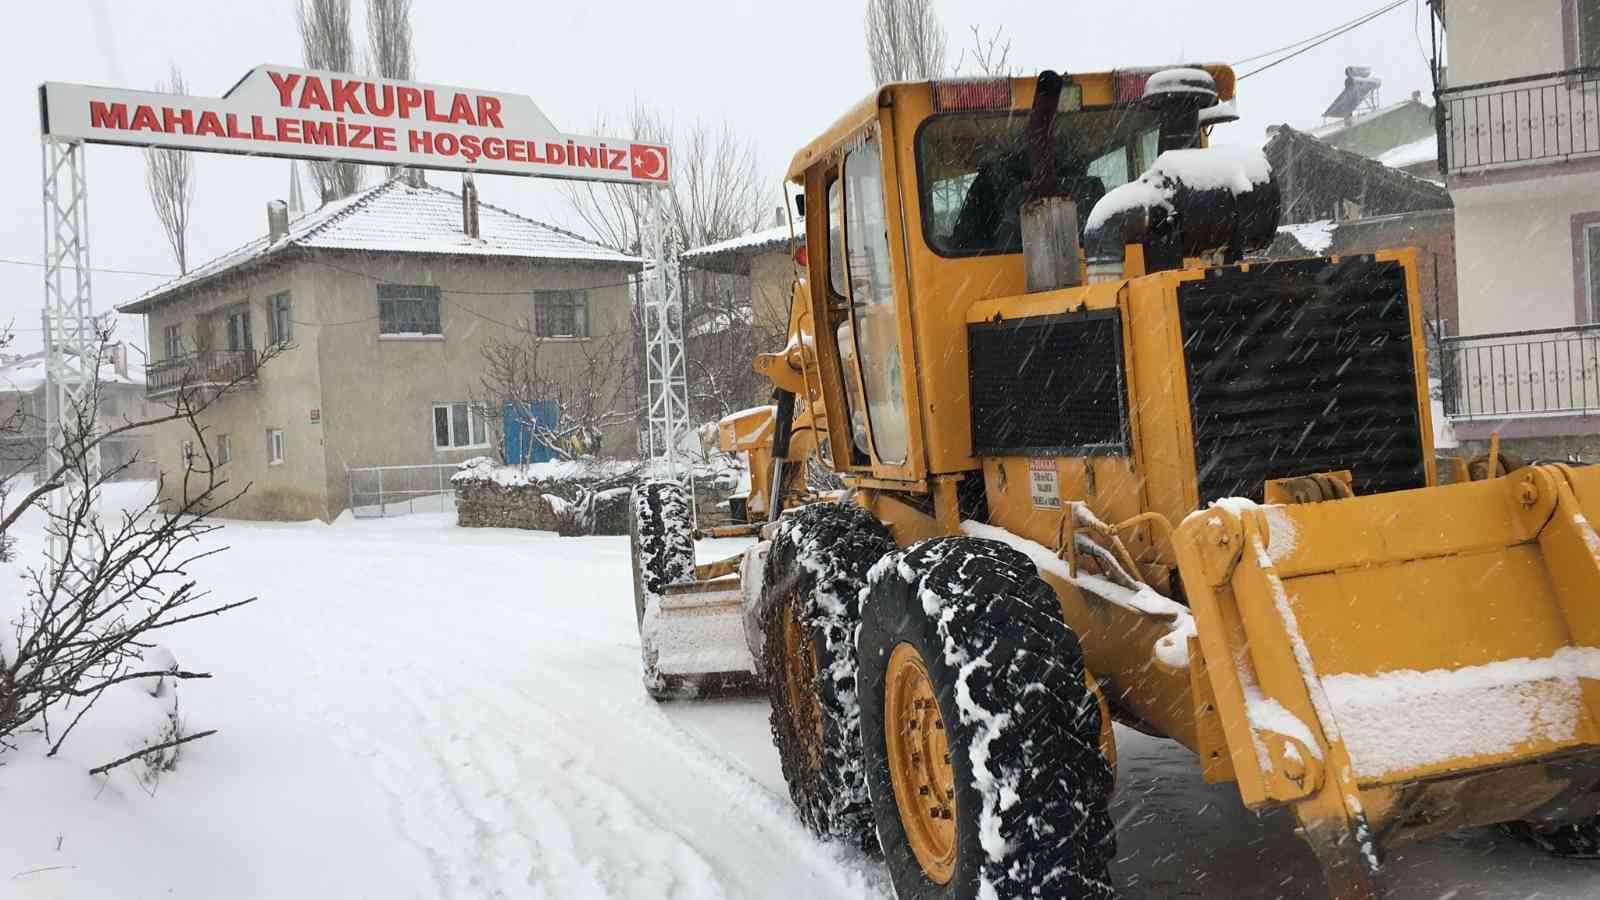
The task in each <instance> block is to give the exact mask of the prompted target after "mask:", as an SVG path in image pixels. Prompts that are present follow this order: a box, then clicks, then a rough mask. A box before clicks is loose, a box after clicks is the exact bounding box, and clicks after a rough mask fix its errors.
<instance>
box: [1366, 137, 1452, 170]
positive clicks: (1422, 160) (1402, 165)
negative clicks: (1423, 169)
mask: <svg viewBox="0 0 1600 900" xmlns="http://www.w3.org/2000/svg"><path fill="white" fill-rule="evenodd" d="M1378 162H1381V163H1383V164H1384V165H1386V166H1389V167H1390V168H1394V169H1406V170H1408V171H1409V170H1410V169H1412V168H1413V167H1415V166H1426V165H1428V164H1432V165H1433V166H1434V167H1435V168H1437V167H1438V165H1439V138H1438V137H1437V136H1435V135H1431V134H1430V135H1428V136H1427V137H1424V138H1418V139H1416V140H1414V141H1412V142H1411V143H1409V144H1401V145H1400V146H1398V147H1396V148H1394V149H1393V150H1390V151H1388V152H1386V153H1383V154H1380V155H1379V156H1378Z"/></svg>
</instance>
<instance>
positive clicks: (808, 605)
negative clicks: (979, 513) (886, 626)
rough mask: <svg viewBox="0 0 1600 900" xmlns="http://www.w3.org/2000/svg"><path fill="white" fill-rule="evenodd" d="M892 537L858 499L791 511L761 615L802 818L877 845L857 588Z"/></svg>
mask: <svg viewBox="0 0 1600 900" xmlns="http://www.w3.org/2000/svg"><path fill="white" fill-rule="evenodd" d="M893 549H894V541H893V539H891V538H890V536H889V530H888V529H887V528H885V527H884V526H883V523H881V522H879V521H878V520H877V519H875V518H873V517H872V515H871V514H870V513H868V512H867V511H866V510H864V509H862V508H861V507H859V506H855V505H853V504H839V503H817V504H813V505H811V506H807V507H803V508H802V509H800V510H799V511H798V512H796V513H795V514H794V515H793V516H791V517H789V518H786V519H784V520H783V522H782V524H780V525H779V526H778V531H777V534H775V535H774V536H773V539H772V546H771V548H770V549H769V550H768V551H767V565H766V571H765V573H764V577H763V581H762V588H761V595H760V600H759V608H758V609H757V611H756V613H757V617H758V621H759V622H760V626H761V631H762V635H763V650H762V664H761V666H760V668H761V669H762V670H763V672H764V673H765V675H766V679H767V695H768V697H769V698H770V699H771V701H772V742H773V744H774V745H776V747H777V748H778V756H779V758H780V759H781V761H782V763H783V778H784V781H786V782H788V785H789V796H790V798H792V799H793V800H794V805H795V807H796V808H797V809H798V810H799V813H800V819H801V821H803V822H805V824H806V826H807V827H808V828H810V829H811V830H812V831H813V832H814V833H816V834H817V835H818V836H820V837H824V838H829V839H834V840H840V841H846V842H848V843H850V844H853V845H855V846H858V847H861V848H862V849H864V850H869V851H870V850H871V849H872V848H873V847H874V846H876V843H877V838H876V836H875V835H874V834H873V830H872V809H871V807H870V805H869V802H868V800H867V790H866V783H865V781H864V780H863V776H862V771H861V740H860V709H859V706H858V705H857V702H856V660H855V632H856V625H857V623H858V622H859V621H860V614H859V613H860V605H859V599H858V595H859V593H860V591H861V589H862V588H863V587H864V586H865V585H866V582H867V572H868V570H869V569H871V568H872V565H873V564H874V563H876V562H877V561H878V560H879V559H880V558H882V557H883V556H884V555H885V554H887V553H889V552H890V551H892V550H893Z"/></svg>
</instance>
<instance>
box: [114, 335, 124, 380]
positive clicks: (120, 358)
mask: <svg viewBox="0 0 1600 900" xmlns="http://www.w3.org/2000/svg"><path fill="white" fill-rule="evenodd" d="M110 350H111V368H112V370H113V371H115V372H116V373H117V377H119V378H122V379H124V380H126V379H127V377H128V345H127V344H124V343H122V342H121V341H118V342H116V343H115V344H112V345H111V347H110Z"/></svg>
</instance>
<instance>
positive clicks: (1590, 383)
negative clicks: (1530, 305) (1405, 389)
mask: <svg viewBox="0 0 1600 900" xmlns="http://www.w3.org/2000/svg"><path fill="white" fill-rule="evenodd" d="M1439 362H1440V376H1441V377H1440V381H1441V385H1440V386H1441V388H1442V389H1443V394H1444V409H1445V413H1446V414H1447V415H1449V416H1450V417H1452V418H1456V419H1481V418H1504V417H1509V416H1542V415H1558V414H1568V415H1570V414H1581V413H1589V412H1596V411H1600V325H1578V326H1574V327H1570V328H1542V329H1538V330H1535V331H1507V332H1502V333H1499V334H1477V335H1468V336H1464V337H1447V338H1444V339H1443V340H1441V341H1440V342H1439Z"/></svg>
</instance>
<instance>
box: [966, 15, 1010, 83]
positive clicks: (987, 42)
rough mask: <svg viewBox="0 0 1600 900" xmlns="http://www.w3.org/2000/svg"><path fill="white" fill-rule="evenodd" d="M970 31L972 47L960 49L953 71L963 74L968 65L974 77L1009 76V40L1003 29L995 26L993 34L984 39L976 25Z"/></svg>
mask: <svg viewBox="0 0 1600 900" xmlns="http://www.w3.org/2000/svg"><path fill="white" fill-rule="evenodd" d="M971 31H972V46H971V47H970V48H967V47H963V48H962V49H961V56H960V58H959V59H957V60H956V66H955V71H956V72H957V73H964V72H966V71H967V70H968V67H969V65H970V69H971V72H972V74H974V75H982V76H1000V75H1006V76H1009V75H1011V74H1012V70H1011V38H1010V36H1009V35H1007V34H1006V33H1005V29H1004V28H1002V27H1000V26H999V25H996V26H995V27H994V32H993V33H992V34H990V35H989V36H988V37H984V35H983V32H982V31H980V30H979V29H978V26H976V25H974V26H972V28H971Z"/></svg>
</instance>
